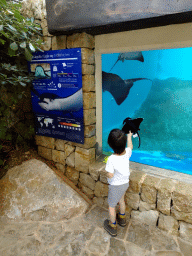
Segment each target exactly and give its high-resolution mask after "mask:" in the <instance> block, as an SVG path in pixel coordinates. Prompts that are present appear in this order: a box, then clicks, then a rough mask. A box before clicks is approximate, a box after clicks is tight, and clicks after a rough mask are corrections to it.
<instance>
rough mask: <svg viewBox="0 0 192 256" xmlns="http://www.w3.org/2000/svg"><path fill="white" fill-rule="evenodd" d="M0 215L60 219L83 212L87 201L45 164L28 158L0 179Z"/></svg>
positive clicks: (9, 217)
mask: <svg viewBox="0 0 192 256" xmlns="http://www.w3.org/2000/svg"><path fill="white" fill-rule="evenodd" d="M0 204H1V208H0V217H4V218H8V219H13V220H19V221H29V220H32V221H41V220H42V221H60V220H63V219H70V218H72V217H75V216H77V215H80V214H83V213H84V212H85V211H86V210H87V209H88V203H87V202H86V201H85V200H84V199H83V198H82V197H80V196H79V194H78V193H77V192H76V191H74V190H73V189H72V188H71V187H70V186H68V185H67V184H65V183H64V181H63V180H62V179H61V178H59V177H58V176H57V175H56V174H55V172H54V171H53V170H52V169H51V168H49V167H48V166H47V165H46V164H45V163H43V162H41V161H39V160H36V159H32V160H29V161H26V162H24V163H22V164H21V165H20V166H16V167H13V168H11V169H10V170H9V171H8V172H7V174H6V175H5V176H4V177H3V178H2V179H1V180H0Z"/></svg>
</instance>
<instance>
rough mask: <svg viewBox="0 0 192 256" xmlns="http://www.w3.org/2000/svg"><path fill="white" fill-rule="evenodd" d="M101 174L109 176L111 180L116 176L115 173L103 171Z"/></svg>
mask: <svg viewBox="0 0 192 256" xmlns="http://www.w3.org/2000/svg"><path fill="white" fill-rule="evenodd" d="M101 172H103V173H104V174H105V175H106V176H107V178H109V179H111V178H113V176H114V173H111V172H107V171H105V170H102V171H101Z"/></svg>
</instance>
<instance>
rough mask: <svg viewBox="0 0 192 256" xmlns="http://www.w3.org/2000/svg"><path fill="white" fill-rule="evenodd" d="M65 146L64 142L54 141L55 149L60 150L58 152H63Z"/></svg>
mask: <svg viewBox="0 0 192 256" xmlns="http://www.w3.org/2000/svg"><path fill="white" fill-rule="evenodd" d="M65 144H66V141H65V140H60V139H56V141H55V147H56V149H57V150H60V151H65Z"/></svg>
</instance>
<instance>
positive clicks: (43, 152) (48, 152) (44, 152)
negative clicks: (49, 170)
mask: <svg viewBox="0 0 192 256" xmlns="http://www.w3.org/2000/svg"><path fill="white" fill-rule="evenodd" d="M38 154H39V155H40V156H42V157H44V158H45V159H48V160H52V149H50V148H45V147H42V146H38Z"/></svg>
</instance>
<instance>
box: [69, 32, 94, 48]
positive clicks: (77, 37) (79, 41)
mask: <svg viewBox="0 0 192 256" xmlns="http://www.w3.org/2000/svg"><path fill="white" fill-rule="evenodd" d="M94 47H95V39H94V36H92V35H89V34H87V33H85V32H83V33H76V34H73V35H70V36H68V37H67V48H68V49H70V48H90V49H93V48H94Z"/></svg>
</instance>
